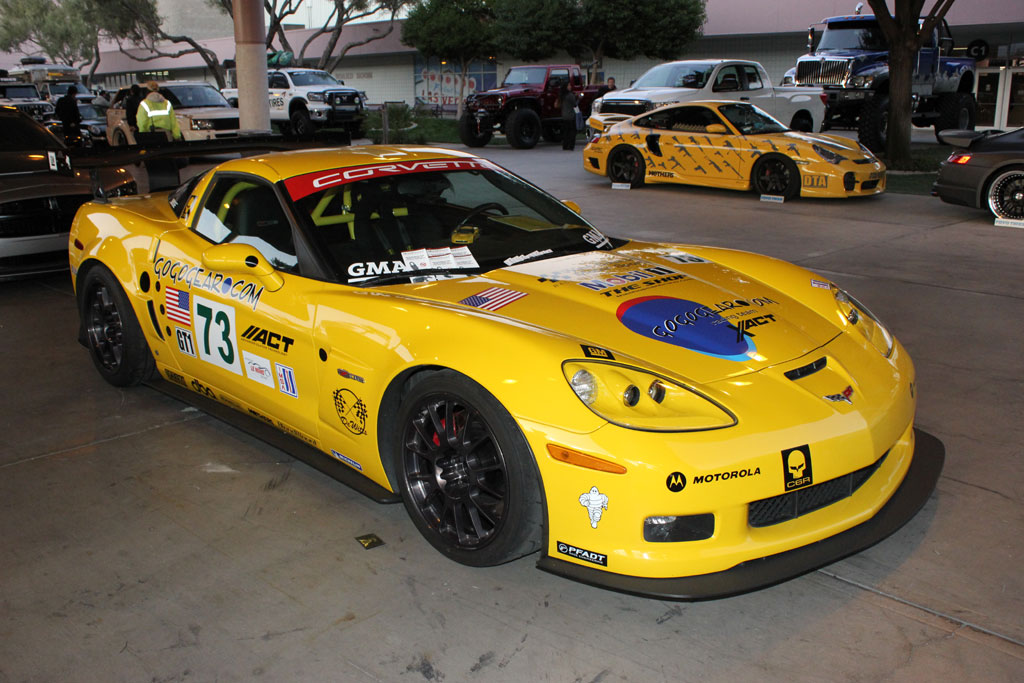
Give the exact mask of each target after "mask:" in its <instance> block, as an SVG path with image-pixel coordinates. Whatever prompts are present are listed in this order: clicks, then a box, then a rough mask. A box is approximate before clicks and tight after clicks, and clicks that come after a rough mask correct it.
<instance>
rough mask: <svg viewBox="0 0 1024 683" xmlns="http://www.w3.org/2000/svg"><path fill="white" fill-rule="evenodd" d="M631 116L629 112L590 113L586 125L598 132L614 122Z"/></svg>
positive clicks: (628, 118)
mask: <svg viewBox="0 0 1024 683" xmlns="http://www.w3.org/2000/svg"><path fill="white" fill-rule="evenodd" d="M631 118H633V117H632V116H630V115H629V114H591V115H590V118H589V119H587V125H588V126H590V127H591V128H593V129H594V130H596V131H598V132H604V131H605V130H607V129H608V128H610V127H612V126H613V125H615V124H616V123H622V122H623V121H629V120H630V119H631Z"/></svg>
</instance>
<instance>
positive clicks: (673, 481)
mask: <svg viewBox="0 0 1024 683" xmlns="http://www.w3.org/2000/svg"><path fill="white" fill-rule="evenodd" d="M665 487H666V488H667V489H668V490H669V491H671V492H672V493H679V492H680V491H682V490H683V489H685V488H686V475H685V474H683V473H682V472H673V473H672V474H670V475H668V478H667V479H666V480H665Z"/></svg>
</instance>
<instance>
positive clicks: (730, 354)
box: [615, 296, 757, 360]
mask: <svg viewBox="0 0 1024 683" xmlns="http://www.w3.org/2000/svg"><path fill="white" fill-rule="evenodd" d="M615 315H616V316H617V317H618V319H619V321H620V322H621V323H622V324H623V325H625V326H626V327H627V328H629V329H630V330H632V331H633V332H636V333H637V334H642V335H643V336H645V337H648V338H650V339H655V340H657V341H662V342H665V343H667V344H674V345H676V346H680V347H682V348H684V349H689V350H691V351H696V352H697V353H703V354H705V355H708V356H714V357H715V358H724V359H726V360H746V359H747V358H748V354H750V353H753V352H754V351H756V350H757V346H756V345H755V344H754V340H753V339H751V337H752V336H753V335H752V334H750V333H749V332H747V331H746V330H745V329H743V328H742V327H738V326H736V325H733V324H732V323H730V322H729V321H728V320H726V319H725V318H723V317H722V316H720V315H719V314H718V313H717V312H715V311H714V310H712V309H710V308H709V307H707V306H705V305H703V304H700V303H697V302H696V301H689V300H687V299H677V298H675V297H668V296H643V297H639V298H636V299H631V300H629V301H625V302H623V303H622V305H621V306H619V308H618V310H617V311H616V312H615Z"/></svg>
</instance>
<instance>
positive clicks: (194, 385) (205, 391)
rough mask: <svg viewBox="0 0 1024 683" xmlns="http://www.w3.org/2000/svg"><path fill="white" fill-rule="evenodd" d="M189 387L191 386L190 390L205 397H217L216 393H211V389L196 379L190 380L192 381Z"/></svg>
mask: <svg viewBox="0 0 1024 683" xmlns="http://www.w3.org/2000/svg"><path fill="white" fill-rule="evenodd" d="M189 387H191V389H192V391H194V392H196V393H197V394H202V395H203V396H205V397H206V398H212V399H214V400H216V399H217V395H216V394H215V393H213V389H211V388H210V387H208V386H206V385H205V384H203V383H202V382H200V381H199V380H197V379H194V380H192V382H191V383H190V384H189Z"/></svg>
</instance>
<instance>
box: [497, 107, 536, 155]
mask: <svg viewBox="0 0 1024 683" xmlns="http://www.w3.org/2000/svg"><path fill="white" fill-rule="evenodd" d="M505 133H506V135H507V136H508V143H509V144H510V145H512V146H513V147H515V148H516V149H533V148H534V147H536V146H537V143H538V142H539V141H540V116H539V115H538V114H537V112H535V111H534V110H532V109H529V108H527V107H523V108H521V109H516V110H515V111H514V112H512V113H511V114H509V115H508V121H506V122H505Z"/></svg>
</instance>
